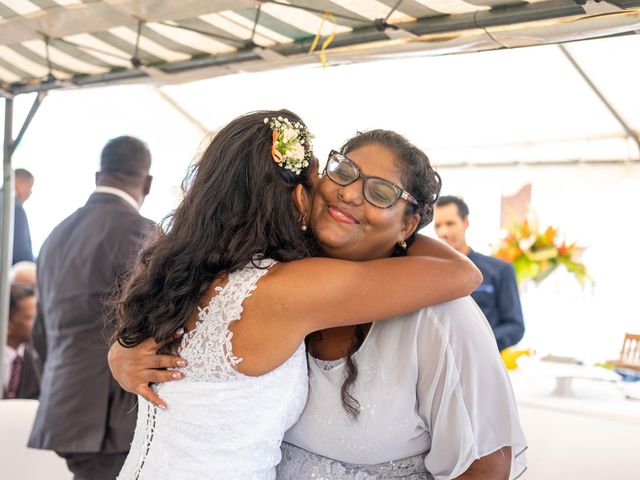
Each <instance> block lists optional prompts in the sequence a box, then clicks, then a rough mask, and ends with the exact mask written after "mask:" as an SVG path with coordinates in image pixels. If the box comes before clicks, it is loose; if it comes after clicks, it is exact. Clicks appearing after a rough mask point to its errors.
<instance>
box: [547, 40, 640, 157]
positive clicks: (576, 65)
mask: <svg viewBox="0 0 640 480" xmlns="http://www.w3.org/2000/svg"><path fill="white" fill-rule="evenodd" d="M558 48H559V49H560V51H561V52H562V53H563V54H564V56H565V57H566V58H567V60H568V61H569V63H571V65H572V66H573V68H575V70H576V72H578V75H580V76H581V77H582V79H583V80H584V81H585V82H586V84H587V85H589V88H591V90H592V91H593V93H594V94H595V95H596V96H597V97H598V98H599V99H600V101H601V102H602V104H603V105H604V106H605V108H606V109H607V110H609V113H611V115H613V118H615V119H616V121H617V122H618V123H619V124H620V126H621V127H622V129H623V130H624V131H625V133H626V134H627V137H628V138H630V139H631V140H633V142H634V143H635V144H636V147H638V156H640V137H638V134H637V133H636V132H634V131H633V129H632V128H631V127H630V126H629V125H628V124H627V122H625V121H624V119H623V118H622V116H620V114H619V113H618V111H617V110H616V109H615V108H614V107H613V105H611V102H609V100H607V98H606V97H605V96H604V94H603V93H602V92H601V91H600V89H599V88H598V87H597V86H596V84H595V83H593V81H592V80H591V78H590V77H589V75H587V74H586V73H585V71H584V70H583V69H582V67H581V66H580V64H579V63H578V62H577V61H576V59H575V58H574V57H573V55H571V53H570V52H569V50H567V47H565V46H564V45H563V44H559V45H558Z"/></svg>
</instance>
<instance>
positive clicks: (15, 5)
mask: <svg viewBox="0 0 640 480" xmlns="http://www.w3.org/2000/svg"><path fill="white" fill-rule="evenodd" d="M2 3H3V4H4V6H5V7H7V8H8V9H9V11H11V12H13V13H14V14H15V15H29V14H31V13H35V12H39V11H40V10H41V8H40V7H38V5H36V4H35V3H33V2H30V1H29V0H2Z"/></svg>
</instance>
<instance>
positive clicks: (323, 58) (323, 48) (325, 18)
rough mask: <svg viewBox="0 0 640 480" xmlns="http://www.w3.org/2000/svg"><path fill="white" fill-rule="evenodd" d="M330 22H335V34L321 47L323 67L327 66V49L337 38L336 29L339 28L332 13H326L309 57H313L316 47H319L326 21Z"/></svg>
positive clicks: (332, 33)
mask: <svg viewBox="0 0 640 480" xmlns="http://www.w3.org/2000/svg"><path fill="white" fill-rule="evenodd" d="M327 19H328V20H330V21H331V22H333V32H331V34H330V35H329V36H328V37H327V38H326V39H325V40H324V42H322V47H320V63H321V64H322V66H323V67H326V66H327V52H326V50H327V47H328V46H329V45H330V44H331V42H333V39H334V38H335V37H336V27H337V26H338V22H337V21H336V17H334V16H333V15H332V14H331V13H330V12H325V14H324V15H323V16H322V22H320V28H319V29H318V33H316V37H315V38H314V39H313V43H312V44H311V48H310V49H309V55H311V54H312V53H313V52H314V51H315V49H316V47H317V46H318V42H319V41H320V35H321V34H322V27H323V26H324V22H325V20H327Z"/></svg>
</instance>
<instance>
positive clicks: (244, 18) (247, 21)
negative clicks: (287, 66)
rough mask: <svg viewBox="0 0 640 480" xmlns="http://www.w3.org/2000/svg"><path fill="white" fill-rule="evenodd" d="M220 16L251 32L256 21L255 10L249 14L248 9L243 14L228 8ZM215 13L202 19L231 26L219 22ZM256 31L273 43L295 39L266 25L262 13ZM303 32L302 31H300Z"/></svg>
mask: <svg viewBox="0 0 640 480" xmlns="http://www.w3.org/2000/svg"><path fill="white" fill-rule="evenodd" d="M219 15H220V17H222V18H224V19H225V20H228V21H230V22H233V23H235V24H237V25H240V26H242V27H244V28H246V29H248V30H249V32H251V30H252V29H253V25H254V23H255V17H256V14H255V11H252V12H251V15H247V14H246V11H245V15H241V14H240V13H237V12H232V11H231V10H227V11H224V12H220V14H219ZM214 17H215V14H214V15H206V16H204V17H200V18H201V19H202V20H204V21H206V22H212V23H213V24H214V25H216V26H219V27H220V28H225V29H226V28H231V25H230V24H219V23H217V20H216V18H214ZM229 32H230V33H231V30H229ZM296 32H299V31H298V30H296ZM256 33H257V34H260V35H262V36H264V37H265V39H268V40H270V41H271V42H273V43H291V42H293V41H294V40H295V38H294V37H292V36H287V35H286V32H280V31H276V30H273V29H271V28H269V27H267V26H265V25H264V19H263V17H262V15H261V16H260V23H259V24H258V26H257V27H256ZM299 33H302V32H299Z"/></svg>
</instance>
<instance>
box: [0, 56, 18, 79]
mask: <svg viewBox="0 0 640 480" xmlns="http://www.w3.org/2000/svg"><path fill="white" fill-rule="evenodd" d="M4 66H5V62H3V61H2V60H0V82H5V83H14V82H18V81H20V80H22V79H23V78H24V77H21V76H20V75H17V74H15V73H14V72H13V71H12V70H7V69H6V68H4Z"/></svg>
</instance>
